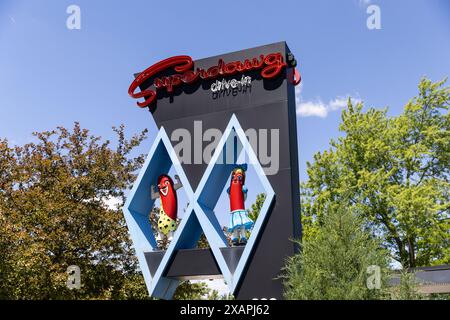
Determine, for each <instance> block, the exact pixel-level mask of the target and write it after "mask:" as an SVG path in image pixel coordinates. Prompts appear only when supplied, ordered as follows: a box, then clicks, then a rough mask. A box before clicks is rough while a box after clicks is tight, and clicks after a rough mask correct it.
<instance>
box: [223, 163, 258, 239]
mask: <svg viewBox="0 0 450 320" xmlns="http://www.w3.org/2000/svg"><path fill="white" fill-rule="evenodd" d="M245 171H246V165H240V166H237V167H236V168H235V169H233V171H232V173H231V181H230V187H229V188H228V189H227V193H228V194H229V196H230V213H231V217H230V224H229V226H228V232H230V233H231V234H232V238H231V241H232V242H233V245H240V244H241V245H243V244H246V243H247V236H246V230H249V229H251V228H252V227H253V221H252V220H251V219H250V218H249V217H248V214H247V211H246V210H245V205H244V201H245V199H246V198H247V187H246V186H245Z"/></svg>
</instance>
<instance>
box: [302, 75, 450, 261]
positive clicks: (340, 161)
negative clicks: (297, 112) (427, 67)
mask: <svg viewBox="0 0 450 320" xmlns="http://www.w3.org/2000/svg"><path fill="white" fill-rule="evenodd" d="M444 83H445V80H444V81H440V82H436V83H432V82H431V81H430V80H427V79H423V80H422V81H421V82H420V84H419V95H418V96H417V97H415V98H413V99H412V100H410V101H409V102H408V103H407V104H406V106H405V108H404V111H403V112H402V113H401V114H400V115H398V116H393V117H389V116H388V115H387V110H377V109H373V108H370V109H368V110H367V111H366V112H364V111H363V105H362V104H361V103H359V104H357V105H356V106H355V105H353V104H352V102H351V101H350V100H349V102H348V108H347V109H346V110H344V111H343V112H342V123H341V124H340V126H339V129H340V131H341V132H342V133H343V135H342V137H340V138H339V139H338V140H337V141H336V140H332V141H331V148H330V149H329V150H326V151H324V152H319V153H317V154H315V156H314V161H313V163H308V164H307V166H308V175H309V181H308V182H307V183H306V184H305V185H303V188H302V190H303V191H302V195H303V199H302V214H303V216H302V219H303V222H304V224H303V226H304V236H305V237H310V236H313V235H314V233H315V232H316V231H317V229H316V226H317V225H320V223H321V219H322V218H321V212H323V210H324V207H325V206H326V205H327V204H328V203H329V202H336V201H340V202H342V201H347V205H354V206H356V207H357V208H358V211H359V212H361V214H362V215H363V216H364V217H365V220H366V224H367V226H368V227H370V230H371V231H372V233H373V234H374V235H377V236H380V237H383V245H384V246H385V247H386V248H388V249H389V250H390V252H392V254H393V257H394V258H395V259H396V260H397V261H399V262H400V263H401V264H402V265H403V267H405V268H408V267H414V266H424V265H436V264H445V263H450V232H449V230H450V219H449V218H450V212H449V210H450V203H449V196H450V192H449V191H450V188H449V187H450V185H449V182H450V180H449V179H450V116H449V113H448V108H449V104H450V89H449V88H448V87H444Z"/></svg>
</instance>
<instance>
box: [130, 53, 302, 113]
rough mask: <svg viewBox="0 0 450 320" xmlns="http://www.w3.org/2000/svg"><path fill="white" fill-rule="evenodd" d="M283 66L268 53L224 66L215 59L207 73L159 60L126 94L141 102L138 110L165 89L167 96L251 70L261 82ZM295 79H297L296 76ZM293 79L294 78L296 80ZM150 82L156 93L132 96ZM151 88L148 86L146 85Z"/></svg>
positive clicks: (180, 59) (175, 60)
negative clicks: (164, 73)
mask: <svg viewBox="0 0 450 320" xmlns="http://www.w3.org/2000/svg"><path fill="white" fill-rule="evenodd" d="M286 66H287V64H286V63H285V62H284V59H283V55H282V54H281V53H279V52H277V53H270V54H268V55H267V56H264V55H263V54H261V55H260V56H259V59H258V58H256V57H255V58H252V59H245V60H244V62H241V61H231V62H228V63H225V62H224V61H223V60H222V59H219V61H218V64H217V65H216V66H212V67H210V68H208V69H207V70H205V69H201V68H197V70H196V71H193V70H192V69H193V67H194V62H193V61H192V58H191V57H189V56H175V57H171V58H168V59H165V60H162V61H160V62H158V63H156V64H154V65H152V66H151V67H149V68H147V69H145V70H144V71H143V72H141V73H140V74H139V75H138V76H137V77H136V79H134V81H133V82H132V83H131V85H130V88H129V89H128V94H129V95H130V96H131V97H132V98H135V99H139V98H144V99H145V100H144V101H142V102H137V105H138V106H139V107H141V108H145V107H148V106H150V105H151V104H152V103H153V102H154V101H155V100H156V91H157V90H162V89H164V88H165V89H166V90H167V92H169V93H172V92H173V91H174V89H175V88H176V87H178V86H180V85H182V84H183V83H185V84H192V83H194V82H195V81H197V80H198V79H199V78H201V79H203V80H212V79H215V78H217V77H218V76H219V75H221V76H230V75H233V74H236V73H238V72H241V73H242V72H245V71H251V70H258V69H261V68H262V70H261V76H262V77H263V78H264V79H272V78H275V77H276V76H278V75H279V74H280V73H281V72H282V70H283V69H284V68H285V67H286ZM172 68H173V70H174V71H175V72H178V73H177V74H174V75H171V76H164V77H161V78H157V77H156V75H157V74H158V73H161V72H162V71H165V70H168V69H172ZM298 77H299V75H298ZM298 77H297V75H296V78H297V79H298ZM151 78H153V85H154V86H155V88H156V90H153V89H151V88H147V89H145V90H142V91H141V92H137V93H135V91H136V89H137V88H138V87H139V86H141V85H142V84H143V83H144V82H146V81H148V80H149V79H151ZM150 85H151V84H150Z"/></svg>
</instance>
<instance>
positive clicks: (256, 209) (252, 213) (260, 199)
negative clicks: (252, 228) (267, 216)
mask: <svg viewBox="0 0 450 320" xmlns="http://www.w3.org/2000/svg"><path fill="white" fill-rule="evenodd" d="M265 200H266V194H265V193H259V194H258V195H257V196H256V200H255V203H253V204H252V205H251V206H250V208H251V209H247V212H248V217H249V218H250V219H252V220H253V221H256V219H258V216H259V213H260V212H261V208H262V206H263V204H264V201H265Z"/></svg>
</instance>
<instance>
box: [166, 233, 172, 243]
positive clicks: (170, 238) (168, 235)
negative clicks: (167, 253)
mask: <svg viewBox="0 0 450 320" xmlns="http://www.w3.org/2000/svg"><path fill="white" fill-rule="evenodd" d="M167 240H169V241H172V240H173V231H169V233H167Z"/></svg>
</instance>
